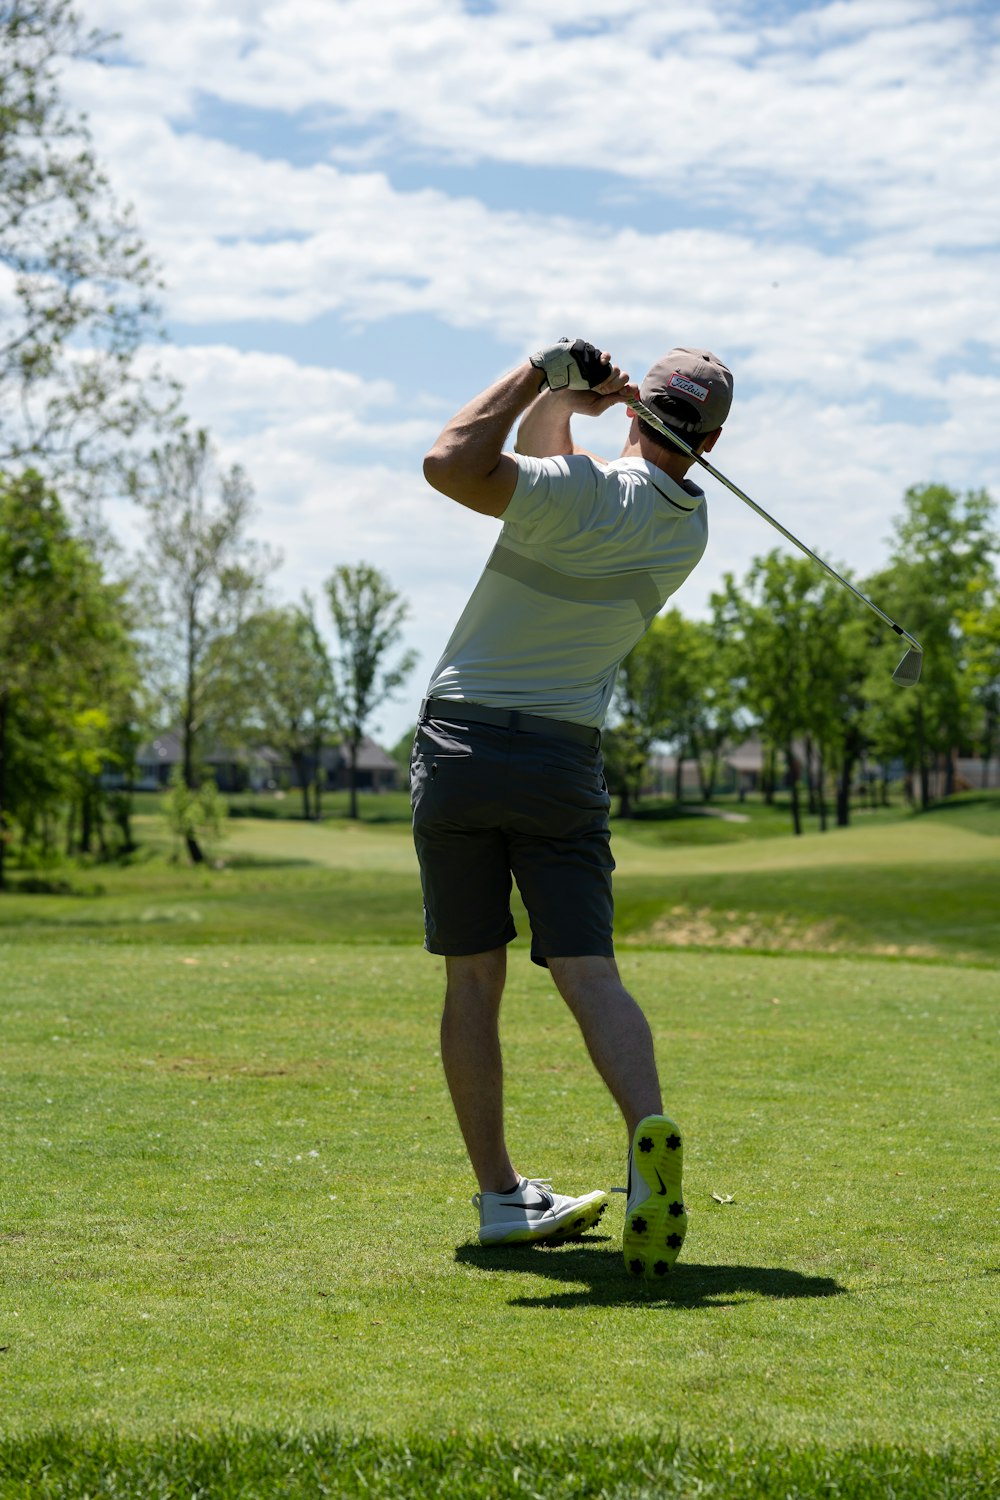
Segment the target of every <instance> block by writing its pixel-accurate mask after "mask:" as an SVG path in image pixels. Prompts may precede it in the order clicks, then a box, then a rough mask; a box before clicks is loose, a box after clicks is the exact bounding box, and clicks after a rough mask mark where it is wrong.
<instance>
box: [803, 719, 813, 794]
mask: <svg viewBox="0 0 1000 1500" xmlns="http://www.w3.org/2000/svg"><path fill="white" fill-rule="evenodd" d="M805 751H806V754H805V761H804V763H803V770H804V772H805V781H806V805H807V806H808V808H809V811H810V812H811V813H813V814H815V812H816V778H815V775H814V773H813V742H812V736H811V735H809V734H807V735H806V739H805Z"/></svg>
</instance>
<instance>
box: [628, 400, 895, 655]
mask: <svg viewBox="0 0 1000 1500" xmlns="http://www.w3.org/2000/svg"><path fill="white" fill-rule="evenodd" d="M625 404H626V406H628V408H629V410H630V411H633V412H634V413H635V415H636V416H637V417H641V418H642V420H643V421H644V422H648V423H649V425H650V427H655V429H656V431H657V432H662V433H663V435H664V437H667V438H669V439H670V441H671V442H672V443H673V444H674V445H675V446H676V447H677V448H679V449H680V450H681V452H682V453H686V454H687V456H688V457H689V458H693V459H694V460H695V461H696V462H697V463H699V464H701V466H702V468H703V469H707V470H708V472H709V473H710V474H711V475H712V477H713V479H717V480H718V481H719V483H720V484H724V485H725V487H726V489H727V490H731V491H732V493H733V494H734V495H735V496H736V497H737V499H738V500H742V501H743V503H744V505H749V507H750V509H751V510H755V511H756V512H757V514H758V515H759V516H762V517H763V519H764V520H765V521H767V522H768V523H769V524H770V525H771V526H773V527H774V529H775V531H780V532H781V535H782V536H783V537H785V538H786V540H788V541H789V542H791V543H792V546H793V547H798V549H799V551H800V552H804V553H805V554H806V556H807V557H811V558H812V560H813V562H814V563H819V566H820V567H821V568H824V569H825V570H826V572H827V573H829V575H830V577H831V578H835V579H836V580H837V582H838V583H842V584H843V586H844V588H845V589H850V591H851V593H852V594H853V595H854V596H855V598H857V599H860V600H861V603H862V604H867V606H868V608H869V609H870V610H871V611H872V612H873V613H874V614H876V615H878V617H879V619H880V620H884V621H885V623H886V624H887V625H890V626H891V627H892V629H893V630H894V631H895V632H896V634H897V635H901V636H904V637H905V638H906V640H908V641H909V642H910V643H911V645H913V646H916V648H917V650H918V651H922V650H923V647H922V646H921V644H920V642H919V641H918V640H915V639H914V637H913V636H912V635H911V634H910V632H909V631H908V630H904V629H903V627H902V625H897V624H896V622H895V620H890V618H889V616H888V615H887V614H886V612H885V610H884V609H879V607H878V605H877V604H873V603H872V601H871V600H870V599H869V598H868V596H867V595H866V594H863V593H862V592H861V590H860V589H856V588H855V587H854V584H853V583H849V582H848V581H847V579H846V578H841V576H840V574H839V573H838V572H837V570H836V568H831V566H830V564H829V563H828V562H824V561H823V559H822V558H821V557H818V556H817V554H816V553H815V552H814V551H813V550H812V548H811V547H807V546H806V544H805V542H800V541H799V539H798V537H797V536H793V535H792V533H791V532H790V531H789V530H788V528H787V527H786V526H782V524H781V522H780V521H776V520H775V519H774V517H773V516H772V515H769V514H768V513H767V511H766V510H764V508H763V506H760V505H758V504H757V502H756V500H751V499H750V496H749V495H745V494H744V493H743V491H742V490H741V489H740V488H739V486H738V485H735V484H733V482H732V480H731V479H727V478H726V476H725V474H720V472H719V470H718V469H717V468H716V467H715V465H714V464H711V463H709V461H708V459H707V458H704V457H703V456H702V454H700V453H695V451H694V449H693V448H691V447H689V445H688V444H687V443H686V442H685V441H684V439H683V438H682V437H680V436H679V435H678V434H677V433H676V432H672V431H671V429H670V428H669V427H668V426H667V425H666V423H665V422H661V421H660V418H659V417H658V416H657V415H656V413H655V411H650V409H649V407H648V406H646V405H645V404H644V403H643V402H642V401H638V400H635V399H633V398H631V397H627V398H626V402H625Z"/></svg>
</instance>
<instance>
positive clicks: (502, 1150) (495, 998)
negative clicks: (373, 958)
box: [441, 948, 519, 1193]
mask: <svg viewBox="0 0 1000 1500" xmlns="http://www.w3.org/2000/svg"><path fill="white" fill-rule="evenodd" d="M445 965H446V968H447V976H448V985H447V990H446V992H445V1002H444V1014H443V1016H442V1017H441V1060H442V1062H443V1063H444V1072H445V1078H446V1079H447V1081H448V1088H449V1090H450V1092H451V1098H452V1103H453V1104H454V1106H455V1113H456V1115H457V1116H458V1124H459V1128H460V1130H461V1132H462V1136H463V1138H464V1140H465V1146H466V1150H467V1151H468V1153H469V1160H470V1161H471V1163H472V1170H473V1171H474V1172H475V1174H476V1177H477V1179H478V1181H479V1187H480V1190H481V1191H482V1192H484V1193H504V1192H507V1191H508V1189H509V1188H510V1187H511V1185H512V1184H513V1183H516V1182H517V1181H518V1180H519V1179H518V1173H517V1171H516V1170H515V1169H514V1167H513V1166H512V1165H511V1160H510V1157H509V1155H508V1154H507V1145H506V1141H505V1139H504V1128H503V1059H502V1057H501V1053H500V1033H499V1017H500V1001H501V999H502V997H503V987H504V980H505V979H506V977H507V949H506V948H494V949H493V950H492V951H491V952H489V953H473V954H470V955H468V956H464V957H461V958H454V957H450V958H446V959H445Z"/></svg>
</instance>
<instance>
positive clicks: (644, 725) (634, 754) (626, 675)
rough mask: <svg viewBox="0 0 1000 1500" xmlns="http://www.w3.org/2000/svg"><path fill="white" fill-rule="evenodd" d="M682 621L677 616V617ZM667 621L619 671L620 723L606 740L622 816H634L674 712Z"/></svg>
mask: <svg viewBox="0 0 1000 1500" xmlns="http://www.w3.org/2000/svg"><path fill="white" fill-rule="evenodd" d="M671 616H672V617H674V616H676V619H677V620H678V621H681V624H683V623H684V622H683V620H681V616H680V615H677V614H676V611H673V610H672V611H671ZM668 633H669V626H667V625H666V624H665V623H664V617H663V616H660V617H658V618H657V619H655V620H654V621H653V623H652V625H651V626H650V628H649V630H648V631H647V632H646V634H645V635H644V636H643V637H642V639H641V640H639V641H637V642H636V644H635V645H634V646H633V647H632V650H631V651H630V652H629V654H628V655H627V656H626V657H625V659H624V661H623V662H622V664H621V666H620V667H619V669H618V678H617V681H616V682H615V694H614V707H613V713H614V718H615V720H616V722H615V723H614V725H613V727H612V728H611V729H610V730H608V731H607V732H606V733H605V734H604V736H603V738H602V746H603V755H604V767H605V775H606V777H607V780H608V785H609V786H610V787H611V789H612V790H613V791H615V792H617V793H618V796H619V816H620V817H622V818H629V817H631V816H632V804H633V800H635V801H638V800H639V796H640V793H641V789H642V778H643V773H644V771H645V768H646V762H647V760H648V758H649V752H650V749H651V748H652V745H653V742H654V740H656V739H657V738H659V737H661V736H662V734H663V726H664V722H665V719H666V715H667V711H668V699H667V677H668V674H669V671H670V663H669V649H668V644H667V641H666V636H667V635H668Z"/></svg>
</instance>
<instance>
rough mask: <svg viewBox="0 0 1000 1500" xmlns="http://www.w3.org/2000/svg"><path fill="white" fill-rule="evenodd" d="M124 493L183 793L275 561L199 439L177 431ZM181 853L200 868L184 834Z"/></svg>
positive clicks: (238, 490)
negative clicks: (140, 529) (140, 527)
mask: <svg viewBox="0 0 1000 1500" xmlns="http://www.w3.org/2000/svg"><path fill="white" fill-rule="evenodd" d="M132 489H133V494H134V495H135V498H136V499H137V501H138V502H139V504H140V505H141V506H142V508H143V510H144V511H145V514H146V518H147V521H148V541H147V545H146V550H145V565H146V566H145V571H146V577H147V583H148V592H149V598H150V601H151V604H152V607H153V619H152V621H151V629H152V635H153V638H154V642H155V656H154V671H155V672H156V675H157V677H158V680H159V683H160V686H161V690H162V692H163V696H164V699H165V701H166V703H167V704H168V707H169V709H170V712H171V715H172V717H173V718H174V721H175V722H176V723H177V724H178V725H179V727H180V733H181V740H182V746H183V762H182V773H181V774H182V779H183V782H184V785H185V786H186V787H187V788H188V790H189V791H193V790H195V789H197V786H198V781H199V769H198V755H197V751H198V746H199V744H200V742H201V739H202V738H203V734H204V731H205V729H206V728H207V727H213V726H214V727H216V728H218V726H219V725H220V724H222V723H223V722H225V721H227V720H228V719H230V718H231V717H232V714H233V712H234V709H235V703H236V699H237V692H238V690H237V684H238V682H239V663H238V659H237V652H238V643H239V639H240V629H241V627H242V626H243V625H244V623H245V621H246V620H247V618H248V617H249V616H250V614H251V613H252V612H253V611H254V609H256V608H257V607H258V606H259V604H260V602H261V599H262V594H263V587H264V579H265V577H266V575H267V573H268V572H269V571H270V569H271V568H272V567H273V566H274V565H275V559H273V558H272V556H271V555H270V554H269V553H268V551H267V549H266V548H263V547H261V546H259V545H258V544H257V543H255V542H253V541H252V540H250V539H249V538H248V537H247V535H246V528H247V523H248V521H249V519H250V515H251V512H252V497H253V491H252V488H251V485H250V482H249V480H248V479H247V477H246V475H245V474H244V472H243V470H242V469H241V468H240V467H239V466H238V465H233V467H232V468H230V469H229V470H227V471H224V472H223V471H220V470H219V469H218V467H217V465H216V462H215V459H214V455H213V453H212V449H211V445H210V442H209V438H208V434H207V433H206V432H205V431H204V430H199V431H198V432H196V433H194V434H191V433H189V432H187V431H185V432H182V433H181V434H180V435H179V437H178V438H177V439H176V440H174V441H173V442H169V443H167V444H165V445H164V446H163V447H161V448H159V449H154V451H153V452H152V453H151V454H150V455H149V457H148V459H147V460H146V461H145V462H144V464H143V465H142V467H141V468H139V469H137V470H136V471H135V473H134V475H133V478H132ZM213 491H214V498H213V494H212V492H213ZM187 845H188V851H189V853H190V855H191V858H192V860H193V861H194V862H195V863H200V861H201V859H202V854H201V850H200V848H199V845H198V841H197V838H196V837H195V835H194V833H193V832H192V833H191V834H190V836H189V837H188V839H187Z"/></svg>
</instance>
